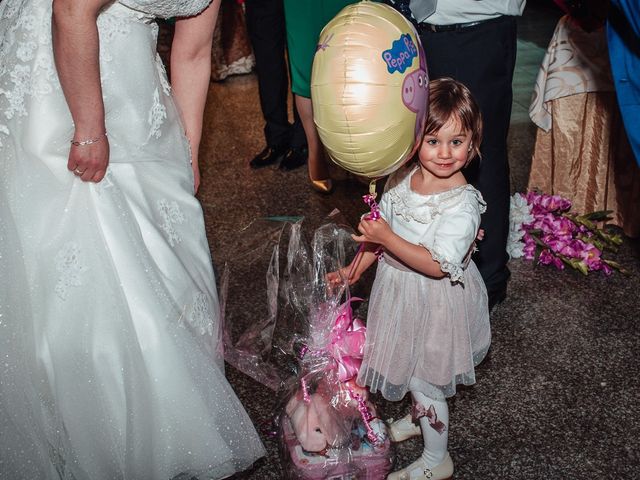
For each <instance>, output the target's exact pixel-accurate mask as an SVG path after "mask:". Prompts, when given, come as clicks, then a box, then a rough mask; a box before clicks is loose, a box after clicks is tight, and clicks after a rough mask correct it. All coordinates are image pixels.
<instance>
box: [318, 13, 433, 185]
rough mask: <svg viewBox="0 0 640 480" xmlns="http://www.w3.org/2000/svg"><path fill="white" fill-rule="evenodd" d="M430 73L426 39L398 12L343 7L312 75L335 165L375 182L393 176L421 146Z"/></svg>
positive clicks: (320, 48)
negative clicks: (424, 41) (425, 44)
mask: <svg viewBox="0 0 640 480" xmlns="http://www.w3.org/2000/svg"><path fill="white" fill-rule="evenodd" d="M428 83H429V80H428V74H427V66H426V62H425V56H424V52H423V50H422V46H421V44H420V39H419V37H418V35H417V33H416V31H415V29H414V28H413V26H412V25H411V23H410V22H409V21H407V20H406V19H405V18H404V17H403V16H402V15H401V14H400V13H398V12H397V11H396V10H395V9H393V8H392V7H390V6H388V5H385V4H382V3H375V2H369V1H363V2H359V3H355V4H352V5H349V6H347V7H345V8H344V9H343V10H341V11H340V12H339V13H338V15H336V16H335V17H334V18H333V20H331V21H330V22H329V23H328V24H327V25H326V26H325V28H324V29H323V30H322V33H321V34H320V39H319V43H318V47H317V50H316V54H315V57H314V61H313V70H312V74H311V100H312V103H313V111H314V121H315V124H316V126H317V129H318V133H319V135H320V139H321V140H322V143H323V144H324V146H325V148H326V150H327V152H328V154H329V156H330V157H331V159H332V160H333V161H334V162H335V163H336V164H338V165H340V166H341V167H342V168H344V169H345V170H348V171H350V172H352V173H355V174H357V175H362V176H366V177H369V178H377V177H381V176H384V175H387V174H389V173H391V172H393V171H394V170H396V169H397V168H399V167H400V166H401V165H402V164H403V163H404V162H406V161H407V160H408V159H409V158H411V156H412V155H413V154H414V153H415V151H416V150H417V148H418V147H419V145H420V141H421V140H422V133H423V129H424V123H425V116H426V112H427V102H428V96H429V95H428Z"/></svg>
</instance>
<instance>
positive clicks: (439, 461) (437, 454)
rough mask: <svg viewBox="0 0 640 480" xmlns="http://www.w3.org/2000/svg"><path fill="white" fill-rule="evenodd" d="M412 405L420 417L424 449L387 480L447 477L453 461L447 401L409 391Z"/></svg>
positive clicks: (451, 471)
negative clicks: (448, 448) (411, 396)
mask: <svg viewBox="0 0 640 480" xmlns="http://www.w3.org/2000/svg"><path fill="white" fill-rule="evenodd" d="M411 395H413V399H414V402H415V405H414V408H415V410H416V413H417V415H418V416H419V422H420V429H421V430H422V438H423V439H424V450H423V451H422V455H421V456H420V458H418V459H417V460H416V461H414V462H413V463H411V464H410V465H408V466H406V467H405V468H403V469H401V470H398V471H395V472H393V473H391V474H389V476H388V477H387V480H445V479H446V480H449V479H451V477H452V475H453V462H452V461H451V457H450V456H449V453H448V452H447V444H448V441H449V407H448V405H447V401H446V400H433V399H431V398H429V397H427V396H426V395H425V394H424V393H422V392H420V391H417V390H411Z"/></svg>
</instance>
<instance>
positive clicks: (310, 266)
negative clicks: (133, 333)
mask: <svg viewBox="0 0 640 480" xmlns="http://www.w3.org/2000/svg"><path fill="white" fill-rule="evenodd" d="M282 220H284V221H282ZM341 220H342V218H341V215H340V214H339V213H338V212H334V213H333V214H332V215H331V216H330V217H329V218H328V221H327V222H326V223H325V224H323V225H321V226H320V227H318V228H317V229H315V231H314V232H313V235H312V240H311V243H310V245H308V244H307V243H306V242H305V240H304V238H303V233H302V232H303V222H302V221H298V222H291V221H289V219H274V220H270V221H260V222H257V223H255V224H253V225H252V226H250V228H248V229H245V235H244V236H243V239H244V242H245V248H246V251H243V248H239V247H240V245H237V248H236V255H235V257H234V258H235V261H234V262H233V264H232V265H231V266H230V267H229V268H228V269H227V270H226V271H225V274H224V275H223V285H222V287H221V292H222V299H223V305H225V304H226V313H227V315H226V318H225V334H224V335H225V338H224V340H225V342H224V343H225V359H226V360H227V361H228V362H229V363H231V364H232V365H234V366H235V367H236V368H238V369H240V370H241V371H243V372H245V373H247V374H248V375H250V376H251V377H253V378H254V379H256V380H258V381H259V382H261V383H263V384H264V385H266V386H268V387H270V388H272V389H273V390H276V391H277V397H278V399H279V400H278V402H277V408H276V415H275V418H274V425H275V426H276V427H277V430H275V431H277V432H278V436H279V444H280V454H281V460H282V467H283V474H284V477H285V478H289V479H336V480H337V479H345V480H346V479H356V478H357V479H371V480H372V479H384V478H385V477H386V475H387V473H388V472H389V471H390V470H391V466H392V460H393V458H392V449H391V444H390V442H389V439H388V435H387V430H386V425H385V424H384V422H383V421H382V420H381V419H380V418H378V416H377V412H376V408H375V405H374V404H373V403H372V401H371V399H370V398H369V395H368V391H367V389H366V388H362V387H360V386H358V385H356V383H355V378H356V376H357V372H358V368H359V367H360V363H361V361H362V355H363V351H364V342H365V335H366V327H365V324H364V321H363V320H362V319H360V318H358V317H357V315H354V309H353V308H352V305H354V304H356V303H357V302H359V301H360V299H356V298H352V297H351V296H350V293H349V289H348V285H347V282H346V279H345V281H344V283H343V284H342V285H340V286H338V287H334V288H330V287H329V285H328V284H327V282H326V275H327V274H328V273H329V272H333V271H337V270H338V269H339V268H340V267H342V266H344V265H345V264H347V263H348V262H349V261H350V260H351V258H353V256H354V255H355V250H356V247H357V245H355V242H353V240H352V239H351V233H353V232H352V230H351V229H350V228H348V227H346V226H344V223H343V222H342V221H341ZM252 236H253V237H256V238H255V240H250V239H251V237H252ZM266 257H268V260H265V258H266ZM261 258H262V259H261ZM260 269H262V272H263V273H264V274H265V275H266V284H265V286H266V288H265V292H266V298H267V302H266V303H267V307H266V309H263V310H261V311H260V313H259V314H258V318H255V319H254V321H253V322H251V321H250V320H249V321H245V322H244V323H245V324H247V325H248V326H244V327H243V328H240V329H239V330H240V333H239V335H237V334H236V332H234V329H238V327H239V326H238V325H231V324H230V322H229V320H230V318H229V311H230V308H229V305H228V302H229V301H230V299H231V298H232V292H231V291H230V289H229V283H230V282H231V281H232V280H233V279H236V278H238V276H239V277H240V278H246V277H244V276H245V275H246V274H249V270H250V271H251V272H252V273H251V274H252V275H256V274H258V273H261V272H260V271H259V270H260ZM281 272H282V273H281ZM238 282H239V283H238V284H239V285H241V284H242V281H241V280H240V281H238ZM252 296H253V297H254V299H257V298H258V297H259V294H258V293H257V292H252ZM236 301H237V300H236ZM240 307H241V305H238V306H237V307H234V308H233V311H234V312H235V311H237V308H240ZM240 323H243V322H240ZM234 337H238V340H237V341H234V340H233V338H234Z"/></svg>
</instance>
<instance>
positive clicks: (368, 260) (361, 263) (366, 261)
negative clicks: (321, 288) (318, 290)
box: [327, 243, 379, 287]
mask: <svg viewBox="0 0 640 480" xmlns="http://www.w3.org/2000/svg"><path fill="white" fill-rule="evenodd" d="M378 246H379V245H377V244H373V243H366V244H365V246H364V249H363V250H362V252H359V253H358V254H356V256H355V257H354V258H353V260H352V261H351V263H350V264H349V265H347V266H346V267H342V268H341V269H340V270H338V271H336V272H331V273H329V274H327V283H328V284H329V285H330V286H332V287H335V286H337V285H340V284H341V283H342V282H343V281H344V280H345V279H348V281H349V285H353V284H354V283H356V282H357V281H358V280H360V277H361V276H362V274H363V273H364V272H365V271H366V270H367V269H368V268H369V267H370V266H371V265H372V264H373V263H374V262H375V261H376V259H377V256H376V254H375V251H376V250H377V249H378ZM349 274H351V275H349Z"/></svg>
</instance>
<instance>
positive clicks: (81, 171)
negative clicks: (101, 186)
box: [73, 167, 85, 175]
mask: <svg viewBox="0 0 640 480" xmlns="http://www.w3.org/2000/svg"><path fill="white" fill-rule="evenodd" d="M84 172H85V170H80V169H79V168H78V167H76V168H75V169H74V170H73V173H75V174H76V175H82V174H83V173H84Z"/></svg>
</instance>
